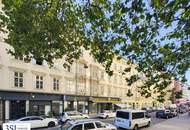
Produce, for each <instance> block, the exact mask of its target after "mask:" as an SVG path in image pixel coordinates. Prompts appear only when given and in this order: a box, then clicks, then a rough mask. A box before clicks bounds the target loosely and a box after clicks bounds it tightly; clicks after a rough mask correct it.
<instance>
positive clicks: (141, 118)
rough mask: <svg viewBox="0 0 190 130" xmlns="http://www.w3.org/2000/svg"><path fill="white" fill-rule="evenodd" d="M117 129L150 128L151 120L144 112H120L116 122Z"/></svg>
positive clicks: (117, 113)
mask: <svg viewBox="0 0 190 130" xmlns="http://www.w3.org/2000/svg"><path fill="white" fill-rule="evenodd" d="M114 123H115V125H116V126H117V127H121V128H124V129H130V130H131V129H133V130H138V129H139V128H140V127H143V126H150V124H151V118H150V117H149V116H147V115H146V111H144V110H118V111H117V112H116V117H115V121H114Z"/></svg>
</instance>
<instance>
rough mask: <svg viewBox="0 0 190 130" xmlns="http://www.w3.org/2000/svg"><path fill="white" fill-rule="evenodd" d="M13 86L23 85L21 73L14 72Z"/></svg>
mask: <svg viewBox="0 0 190 130" xmlns="http://www.w3.org/2000/svg"><path fill="white" fill-rule="evenodd" d="M14 86H15V87H23V73H21V72H14Z"/></svg>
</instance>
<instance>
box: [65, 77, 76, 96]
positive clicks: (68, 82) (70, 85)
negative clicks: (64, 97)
mask: <svg viewBox="0 0 190 130" xmlns="http://www.w3.org/2000/svg"><path fill="white" fill-rule="evenodd" d="M65 82H66V92H67V93H72V94H73V93H75V86H74V84H73V81H72V80H69V79H66V80H65Z"/></svg>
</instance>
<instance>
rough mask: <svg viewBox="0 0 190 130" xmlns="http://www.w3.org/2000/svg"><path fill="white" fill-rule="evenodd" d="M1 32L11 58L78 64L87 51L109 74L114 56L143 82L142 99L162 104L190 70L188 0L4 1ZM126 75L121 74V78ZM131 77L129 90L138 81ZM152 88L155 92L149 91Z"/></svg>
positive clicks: (189, 16)
mask: <svg viewBox="0 0 190 130" xmlns="http://www.w3.org/2000/svg"><path fill="white" fill-rule="evenodd" d="M2 2H3V4H4V8H3V11H4V12H5V14H6V15H4V14H3V13H1V15H0V23H1V24H0V28H1V31H5V30H4V27H6V29H7V30H8V32H9V33H8V38H7V39H6V42H7V43H8V44H10V45H12V46H13V47H14V50H15V51H14V52H13V51H9V52H10V53H11V54H13V55H19V56H20V55H24V56H25V57H26V59H28V60H30V59H31V58H35V59H39V60H46V61H47V62H48V63H49V65H50V66H51V65H52V64H53V61H54V59H58V58H62V57H63V56H65V57H66V60H67V62H66V63H65V65H69V64H72V62H73V60H74V59H78V58H79V56H80V53H81V47H84V48H85V49H86V50H90V52H91V54H92V55H93V57H94V58H96V59H97V61H98V62H99V63H101V64H102V65H103V66H104V67H105V70H106V71H107V73H108V74H110V75H111V74H112V70H111V69H110V66H111V64H112V60H113V57H114V56H117V58H118V59H120V58H121V57H124V58H126V59H127V60H128V64H129V65H130V64H136V65H137V66H136V70H138V72H139V74H143V75H144V76H145V77H146V78H145V79H144V81H143V83H144V84H143V85H142V86H139V88H140V92H141V94H142V95H144V96H145V97H149V96H151V93H152V91H153V93H159V96H158V100H159V101H163V99H164V95H166V93H167V89H166V88H167V86H168V85H169V84H170V83H171V80H173V79H177V80H180V81H182V82H185V81H186V79H185V72H186V71H187V70H188V69H189V68H190V56H189V55H190V33H189V32H190V2H189V0H164V1H163V0H151V1H146V0H126V1H123V0H16V1H13V0H2ZM128 71H130V68H127V69H125V70H124V72H123V74H125V73H126V72H128ZM139 76H140V75H134V76H131V78H128V79H127V81H130V83H129V84H133V83H134V82H136V81H137V80H139V79H141V78H140V77H139ZM152 88H153V89H152Z"/></svg>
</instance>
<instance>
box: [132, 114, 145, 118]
mask: <svg viewBox="0 0 190 130" xmlns="http://www.w3.org/2000/svg"><path fill="white" fill-rule="evenodd" d="M140 118H144V112H137V113H132V119H140Z"/></svg>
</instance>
